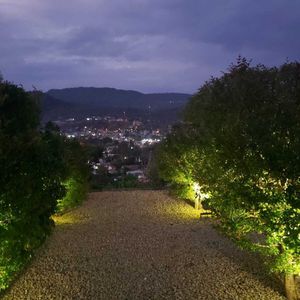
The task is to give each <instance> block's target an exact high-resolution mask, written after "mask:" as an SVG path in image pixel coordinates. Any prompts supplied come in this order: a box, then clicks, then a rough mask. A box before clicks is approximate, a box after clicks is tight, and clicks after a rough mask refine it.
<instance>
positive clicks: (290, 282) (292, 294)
mask: <svg viewBox="0 0 300 300" xmlns="http://www.w3.org/2000/svg"><path fill="white" fill-rule="evenodd" d="M284 284H285V292H286V297H287V298H288V300H300V293H299V288H298V287H297V281H296V276H295V275H293V274H286V275H285V282H284Z"/></svg>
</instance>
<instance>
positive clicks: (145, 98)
mask: <svg viewBox="0 0 300 300" xmlns="http://www.w3.org/2000/svg"><path fill="white" fill-rule="evenodd" d="M47 94H48V95H50V96H52V97H54V98H56V99H60V100H63V101H65V102H68V103H72V104H79V105H88V106H93V107H97V108H101V107H110V108H111V107H112V108H135V109H148V107H149V105H150V106H151V109H153V110H155V109H162V108H174V107H178V106H182V105H184V104H185V103H186V101H187V99H188V98H189V97H190V95H188V94H179V93H162V94H143V93H140V92H136V91H126V90H118V89H113V88H93V87H91V88H83V87H79V88H67V89H61V90H50V91H48V92H47Z"/></svg>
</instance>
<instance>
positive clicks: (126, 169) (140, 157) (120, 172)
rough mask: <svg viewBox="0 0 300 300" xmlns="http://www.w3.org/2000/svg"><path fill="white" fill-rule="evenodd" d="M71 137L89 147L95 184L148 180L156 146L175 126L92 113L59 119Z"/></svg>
mask: <svg viewBox="0 0 300 300" xmlns="http://www.w3.org/2000/svg"><path fill="white" fill-rule="evenodd" d="M55 124H57V125H58V126H59V127H60V129H61V131H62V133H63V134H64V135H65V136H66V137H67V138H70V139H72V138H76V139H79V141H80V142H81V143H82V144H84V145H86V146H87V147H88V149H89V150H88V151H89V157H90V159H89V165H90V167H91V174H92V175H91V176H92V177H93V178H92V182H93V185H94V187H95V188H99V187H103V186H105V187H107V186H112V187H115V186H120V187H126V185H127V184H128V185H131V186H132V185H133V184H134V182H135V183H136V184H137V185H140V184H147V183H148V182H149V179H148V176H147V171H148V167H149V163H150V161H151V155H152V151H153V148H154V146H155V145H156V144H157V143H159V142H160V141H161V140H162V139H163V138H164V137H165V136H166V134H167V133H168V131H169V130H170V128H171V126H162V125H160V124H159V123H155V122H154V121H152V120H149V119H148V120H147V119H138V118H133V119H131V118H128V117H126V115H125V113H124V115H123V117H120V116H111V115H106V116H89V117H85V118H68V119H64V120H59V121H55Z"/></svg>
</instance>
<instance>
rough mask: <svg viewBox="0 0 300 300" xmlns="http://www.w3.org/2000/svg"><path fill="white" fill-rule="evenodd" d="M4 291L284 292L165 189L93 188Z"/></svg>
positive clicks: (78, 295) (24, 294) (173, 295)
mask: <svg viewBox="0 0 300 300" xmlns="http://www.w3.org/2000/svg"><path fill="white" fill-rule="evenodd" d="M55 221H56V223H57V226H56V228H55V230H54V232H53V234H52V235H51V236H50V237H49V239H48V240H47V242H46V243H45V244H44V245H43V247H42V248H41V249H40V251H38V253H37V255H36V256H35V258H34V260H33V261H32V263H31V264H30V266H29V267H28V268H27V270H26V271H24V272H23V274H22V275H21V276H20V277H19V278H18V279H17V280H16V282H15V283H14V284H13V286H12V287H11V289H10V290H9V291H8V292H7V294H6V295H5V296H4V297H3V299H6V300H7V299H16V300H21V299H43V300H44V299H63V300H65V299H105V300H108V299H129V300H130V299H188V300H190V299H208V300H209V299H212V300H217V299H220V300H221V299H222V300H224V299H251V300H253V299H259V300H262V299H268V300H276V299H285V297H284V296H283V290H282V284H281V282H279V281H278V280H276V279H275V278H273V277H270V276H269V275H267V273H266V272H265V270H264V267H263V265H262V263H261V261H260V260H259V258H258V257H257V256H255V255H253V254H250V253H248V252H245V251H242V250H239V249H238V248H237V247H236V246H235V245H234V244H233V243H232V242H231V241H230V240H228V239H227V238H225V237H223V236H222V235H221V234H220V233H218V232H217V231H216V230H215V229H214V228H213V226H212V224H211V221H209V219H203V220H199V212H197V211H196V210H195V209H194V208H193V207H191V206H190V205H188V204H187V203H185V202H184V201H181V200H177V199H174V198H171V197H170V196H168V195H167V193H166V192H164V191H112V192H111V191H109V192H108V191H107V192H99V193H98V192H97V193H91V194H90V195H89V198H88V200H87V201H86V202H85V203H84V204H83V205H82V206H81V207H79V208H78V209H75V210H73V211H71V212H69V213H67V214H65V215H63V216H61V217H57V218H55Z"/></svg>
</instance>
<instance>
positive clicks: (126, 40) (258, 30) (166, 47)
mask: <svg viewBox="0 0 300 300" xmlns="http://www.w3.org/2000/svg"><path fill="white" fill-rule="evenodd" d="M299 27H300V2H299V1H298V0H289V1H288V2H287V1H284V0H261V1H259V2H258V1H250V0H244V1H241V0H228V1H224V0H214V1H208V0H201V1H198V0H163V1H161V0H127V1H124V0H72V1H58V0H51V1H39V0H22V1H17V0H9V1H8V0H0V41H1V42H0V70H1V71H2V73H3V74H4V76H5V77H6V78H7V79H9V80H12V81H14V82H16V83H22V84H24V86H25V87H27V88H30V87H31V86H32V84H33V85H36V86H38V87H40V88H42V89H44V90H46V89H49V88H55V87H67V86H76V85H88V86H92V85H96V86H114V87H119V88H128V89H137V90H141V91H147V92H150V91H182V92H195V91H196V90H197V89H198V88H199V86H200V85H201V84H202V83H203V82H204V81H205V80H206V79H208V78H209V77H210V76H211V75H219V74H220V71H221V70H224V69H226V68H227V66H228V65H229V64H230V63H231V62H232V61H234V60H235V58H236V57H237V55H238V54H242V55H246V56H247V57H249V58H253V60H254V61H255V62H261V63H266V64H270V65H273V64H280V63H282V62H284V60H285V59H286V57H289V58H290V59H291V60H294V59H299V53H300V51H299V50H300V40H299V39H298V38H297V31H298V28H299Z"/></svg>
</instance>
